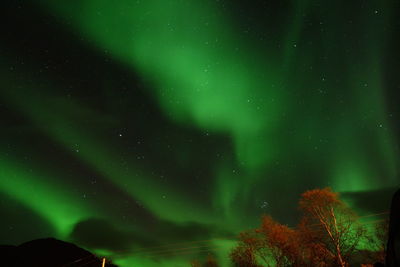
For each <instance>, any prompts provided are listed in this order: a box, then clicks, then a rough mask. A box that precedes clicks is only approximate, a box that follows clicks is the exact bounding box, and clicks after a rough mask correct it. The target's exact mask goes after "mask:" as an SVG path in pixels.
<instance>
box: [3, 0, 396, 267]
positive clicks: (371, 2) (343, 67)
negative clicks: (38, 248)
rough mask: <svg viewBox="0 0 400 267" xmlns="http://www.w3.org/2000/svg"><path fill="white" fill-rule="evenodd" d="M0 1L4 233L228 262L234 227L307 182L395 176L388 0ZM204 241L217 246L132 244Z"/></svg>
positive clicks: (294, 195)
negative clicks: (211, 256)
mask: <svg viewBox="0 0 400 267" xmlns="http://www.w3.org/2000/svg"><path fill="white" fill-rule="evenodd" d="M2 6H3V13H4V14H3V16H2V18H1V20H2V21H1V29H2V32H3V34H2V36H1V37H0V38H1V46H0V48H1V50H0V58H1V62H0V66H1V69H0V77H1V89H0V118H1V121H2V127H1V139H0V211H1V214H4V215H5V216H3V218H5V219H2V222H1V226H2V227H1V230H0V240H1V241H2V242H1V243H11V244H18V243H21V242H24V241H28V240H30V239H34V238H39V237H44V236H55V237H57V238H59V239H62V240H66V241H73V242H75V243H77V244H79V245H81V246H84V247H86V248H88V249H89V250H92V251H98V252H99V253H104V254H107V255H110V257H111V259H113V260H114V261H115V263H117V264H119V265H120V266H122V267H124V266H145V267H146V266H189V265H188V262H189V261H190V260H191V259H203V258H204V257H205V256H206V255H207V253H213V254H215V255H216V257H217V258H218V259H219V260H220V262H221V263H222V264H224V265H223V266H228V265H227V261H228V258H227V251H229V248H230V247H231V246H232V245H233V244H234V240H235V239H234V236H235V235H236V234H237V233H238V232H239V231H242V230H243V229H247V228H249V227H253V226H254V225H256V224H257V223H258V220H259V217H260V216H261V215H262V214H263V213H269V214H271V215H272V216H274V217H276V218H278V219H279V220H282V221H284V222H285V223H288V224H291V223H293V221H294V219H295V218H296V216H297V215H296V210H295V206H296V201H297V199H298V196H299V194H300V193H301V192H303V191H304V190H307V189H312V188H316V187H326V186H330V187H332V188H333V190H335V191H339V192H346V193H348V194H352V193H354V194H359V193H363V192H365V193H368V194H371V192H380V191H382V190H386V189H388V188H394V187H397V186H398V185H399V167H398V166H399V152H400V151H399V127H398V122H399V116H400V109H399V101H398V96H399V94H398V90H399V88H400V78H399V75H398V71H399V68H400V52H399V49H398V47H400V39H399V32H400V23H399V21H398V20H397V19H396V17H398V16H399V15H400V9H399V8H400V7H399V3H398V2H397V1H394V0H393V1H379V0H368V1H366V0H355V1H350V3H349V1H342V0H341V1H330V2H329V3H328V2H326V3H325V1H311V0H292V1H289V0H284V1H276V2H274V1H266V0H254V1H250V2H246V1H237V0H233V1H227V0H216V1H212V0H203V1H198V0H137V1H136V0H119V1H106V0H82V1H79V2H74V3H73V1H68V0H58V1H51V0H37V1H5V2H4V3H2ZM372 195H373V194H372ZM371 201H372V202H379V199H371ZM354 203H357V205H358V207H356V208H358V209H359V210H361V211H362V210H364V211H365V212H368V208H366V207H362V206H363V204H365V206H368V203H363V204H361V205H359V204H360V201H358V200H357V199H356V200H355V201H354ZM375 206H378V207H379V205H375ZM384 207H385V204H384V203H383V204H382V205H381V206H380V208H381V209H384ZM199 240H209V242H208V243H206V244H207V245H209V246H210V247H211V246H212V247H213V248H214V247H215V249H214V250H212V249H210V250H208V251H206V252H202V251H201V248H200V249H198V250H196V249H192V250H189V251H186V252H188V253H182V251H180V252H176V253H175V254H173V253H162V252H163V250H162V249H159V251H161V253H159V254H151V253H148V254H146V253H142V252H140V251H146V248H151V247H156V246H164V247H165V246H168V245H169V244H175V243H180V242H181V243H183V242H185V244H186V246H189V245H188V244H189V243H187V242H195V241H199ZM200 244H203V245H204V244H205V243H200ZM198 246H201V245H198ZM203 250H204V249H203ZM121 251H124V253H121ZM136 251H137V252H136ZM121 255H122V256H121Z"/></svg>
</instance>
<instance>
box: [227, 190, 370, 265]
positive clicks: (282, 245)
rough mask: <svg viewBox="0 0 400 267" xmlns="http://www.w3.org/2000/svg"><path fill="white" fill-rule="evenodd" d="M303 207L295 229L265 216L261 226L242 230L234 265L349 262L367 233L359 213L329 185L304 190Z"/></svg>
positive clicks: (300, 205) (301, 204)
mask: <svg viewBox="0 0 400 267" xmlns="http://www.w3.org/2000/svg"><path fill="white" fill-rule="evenodd" d="M299 208H300V210H301V211H302V213H303V215H302V217H301V219H300V223H299V225H298V226H297V227H296V228H294V229H293V228H289V227H288V226H285V225H282V224H280V223H278V222H276V221H274V220H273V219H272V218H271V217H270V216H264V217H263V218H262V224H261V226H260V227H259V228H258V229H255V230H252V231H247V232H244V233H242V234H241V235H240V238H239V243H238V246H237V247H236V248H235V249H234V250H233V251H232V252H231V255H230V257H231V260H232V262H233V263H234V265H235V266H237V267H256V266H267V267H269V266H277V267H288V266H291V267H300V266H301V267H303V266H304V267H311V266H312V267H328V266H340V267H347V266H349V263H350V260H351V257H352V255H354V254H356V252H357V248H358V245H359V242H360V241H361V239H362V238H364V237H365V233H366V231H365V228H364V227H362V226H361V224H359V223H358V217H357V216H356V214H355V213H354V212H353V211H352V210H351V209H350V208H349V207H348V206H347V205H346V204H345V203H343V202H342V201H341V200H340V199H339V195H338V194H337V193H334V192H332V191H331V190H330V189H329V188H325V189H315V190H310V191H307V192H305V193H303V194H302V195H301V198H300V201H299Z"/></svg>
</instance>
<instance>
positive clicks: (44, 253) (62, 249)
mask: <svg viewBox="0 0 400 267" xmlns="http://www.w3.org/2000/svg"><path fill="white" fill-rule="evenodd" d="M0 259H1V262H0V266H6V267H66V266H68V267H78V266H86V267H95V266H96V267H98V266H101V259H100V258H98V257H97V256H96V255H94V254H92V253H90V252H89V251H87V250H85V249H83V248H80V247H78V246H76V245H74V244H71V243H68V242H64V241H61V240H57V239H54V238H45V239H37V240H33V241H29V242H26V243H23V244H21V245H19V246H8V245H1V246H0ZM106 266H107V267H117V266H116V265H114V264H110V263H106Z"/></svg>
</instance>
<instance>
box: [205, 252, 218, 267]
mask: <svg viewBox="0 0 400 267" xmlns="http://www.w3.org/2000/svg"><path fill="white" fill-rule="evenodd" d="M204 267H218V263H217V260H216V259H215V258H214V257H213V256H211V255H208V258H207V260H206V262H205V263H204Z"/></svg>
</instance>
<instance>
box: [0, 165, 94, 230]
mask: <svg viewBox="0 0 400 267" xmlns="http://www.w3.org/2000/svg"><path fill="white" fill-rule="evenodd" d="M43 177H49V175H48V174H43V173H37V170H33V169H30V170H29V169H27V167H26V166H25V164H24V165H22V164H16V163H15V162H9V161H5V160H3V159H0V192H2V193H4V194H7V195H9V196H10V197H11V198H13V199H15V200H18V201H20V202H21V203H24V204H25V205H27V206H28V207H30V208H31V209H32V210H33V211H35V212H36V213H37V214H40V215H41V216H43V217H44V218H46V219H47V220H48V221H49V222H50V223H51V224H52V225H53V226H54V227H55V229H56V231H58V233H57V234H58V235H59V236H60V237H62V238H67V237H68V235H69V233H70V232H71V230H72V227H73V226H74V225H75V224H76V223H78V222H79V221H81V220H84V219H86V218H88V217H90V216H93V215H95V214H96V213H95V212H94V211H95V209H93V207H92V206H88V205H85V204H84V203H82V202H81V201H79V199H77V198H76V196H74V195H73V193H72V192H73V190H71V189H72V188H71V186H68V185H67V184H65V182H63V183H62V184H61V183H60V182H59V181H57V178H56V177H54V179H53V182H50V180H49V179H43ZM67 192H71V193H70V194H68V193H67Z"/></svg>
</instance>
